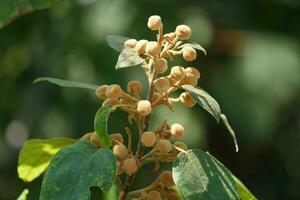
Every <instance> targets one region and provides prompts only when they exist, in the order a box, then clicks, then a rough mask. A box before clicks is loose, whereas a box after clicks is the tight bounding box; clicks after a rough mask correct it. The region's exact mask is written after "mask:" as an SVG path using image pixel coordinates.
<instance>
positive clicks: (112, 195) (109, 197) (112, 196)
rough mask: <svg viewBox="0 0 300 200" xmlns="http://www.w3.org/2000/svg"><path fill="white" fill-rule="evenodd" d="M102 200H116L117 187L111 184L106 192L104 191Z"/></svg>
mask: <svg viewBox="0 0 300 200" xmlns="http://www.w3.org/2000/svg"><path fill="white" fill-rule="evenodd" d="M103 200H118V188H117V186H116V184H113V185H112V187H111V188H110V189H109V191H108V192H104V195H103Z"/></svg>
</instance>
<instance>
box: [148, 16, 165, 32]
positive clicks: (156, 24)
mask: <svg viewBox="0 0 300 200" xmlns="http://www.w3.org/2000/svg"><path fill="white" fill-rule="evenodd" d="M162 25H163V24H162V22H161V18H160V16H158V15H153V16H151V17H149V19H148V23H147V26H148V27H149V28H150V29H151V30H153V31H156V30H159V29H160V28H161V27H162Z"/></svg>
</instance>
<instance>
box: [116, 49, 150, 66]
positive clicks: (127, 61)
mask: <svg viewBox="0 0 300 200" xmlns="http://www.w3.org/2000/svg"><path fill="white" fill-rule="evenodd" d="M144 62H145V60H144V59H143V58H141V57H140V56H139V54H138V52H136V51H135V50H134V49H130V48H126V49H123V50H122V52H121V53H120V54H119V57H118V62H117V64H116V69H122V68H126V67H132V66H136V65H140V64H142V63H144Z"/></svg>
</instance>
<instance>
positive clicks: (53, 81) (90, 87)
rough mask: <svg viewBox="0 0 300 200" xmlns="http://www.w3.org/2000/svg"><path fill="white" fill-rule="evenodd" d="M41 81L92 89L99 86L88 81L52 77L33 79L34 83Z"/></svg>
mask: <svg viewBox="0 0 300 200" xmlns="http://www.w3.org/2000/svg"><path fill="white" fill-rule="evenodd" d="M41 81H48V82H50V83H53V84H55V85H59V86H61V87H72V88H85V89H90V90H96V89H97V88H98V87H99V86H97V85H91V84H88V83H80V82H75V81H67V80H63V79H58V78H50V77H40V78H37V79H35V80H34V81H33V83H38V82H41Z"/></svg>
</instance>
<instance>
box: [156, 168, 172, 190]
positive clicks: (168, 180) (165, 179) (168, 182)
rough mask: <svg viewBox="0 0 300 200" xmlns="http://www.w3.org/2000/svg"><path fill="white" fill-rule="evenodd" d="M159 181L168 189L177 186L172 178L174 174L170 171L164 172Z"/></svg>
mask: <svg viewBox="0 0 300 200" xmlns="http://www.w3.org/2000/svg"><path fill="white" fill-rule="evenodd" d="M159 179H160V181H161V183H162V184H163V185H164V186H166V187H168V188H170V187H173V186H174V185H175V183H174V180H173V177H172V172H170V171H163V172H162V173H161V174H160V177H159Z"/></svg>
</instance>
